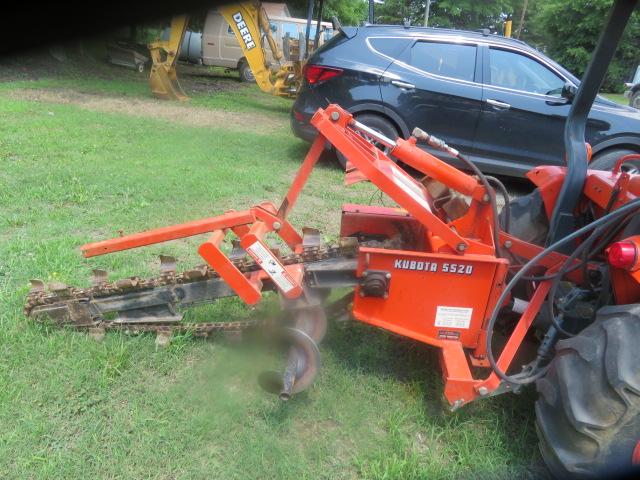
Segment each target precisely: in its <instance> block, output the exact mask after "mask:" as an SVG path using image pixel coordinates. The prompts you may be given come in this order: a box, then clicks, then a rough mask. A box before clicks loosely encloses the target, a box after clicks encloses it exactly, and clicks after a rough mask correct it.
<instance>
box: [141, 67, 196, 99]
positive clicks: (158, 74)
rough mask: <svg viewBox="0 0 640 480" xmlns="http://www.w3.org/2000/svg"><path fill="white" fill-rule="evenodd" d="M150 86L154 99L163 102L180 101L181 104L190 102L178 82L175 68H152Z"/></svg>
mask: <svg viewBox="0 0 640 480" xmlns="http://www.w3.org/2000/svg"><path fill="white" fill-rule="evenodd" d="M149 85H151V93H153V96H154V97H157V98H160V99H162V100H180V101H181V102H184V101H187V100H189V97H188V96H187V94H186V93H184V90H182V87H181V86H180V83H179V82H178V78H177V76H176V67H175V66H171V67H167V66H165V65H162V64H160V65H154V66H152V67H151V74H150V75H149Z"/></svg>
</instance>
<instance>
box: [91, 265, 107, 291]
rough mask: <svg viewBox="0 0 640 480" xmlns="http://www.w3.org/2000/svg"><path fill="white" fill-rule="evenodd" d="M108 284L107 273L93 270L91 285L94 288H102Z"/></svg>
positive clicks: (96, 269)
mask: <svg viewBox="0 0 640 480" xmlns="http://www.w3.org/2000/svg"><path fill="white" fill-rule="evenodd" d="M107 283H109V272H107V271H106V270H100V269H99V268H95V269H93V270H92V271H91V285H93V286H94V287H100V286H104V285H106V284H107Z"/></svg>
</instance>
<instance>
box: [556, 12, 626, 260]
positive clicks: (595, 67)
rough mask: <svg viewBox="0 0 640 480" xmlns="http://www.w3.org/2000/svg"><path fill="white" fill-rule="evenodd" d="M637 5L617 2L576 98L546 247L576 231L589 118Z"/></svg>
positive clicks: (585, 159)
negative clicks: (576, 215) (565, 169)
mask: <svg viewBox="0 0 640 480" xmlns="http://www.w3.org/2000/svg"><path fill="white" fill-rule="evenodd" d="M636 4H637V0H617V1H616V2H615V4H614V6H613V8H612V9H611V12H610V14H609V18H608V20H607V22H606V26H605V28H604V30H603V31H602V33H601V34H600V39H599V40H598V44H597V46H596V48H595V50H594V52H593V55H592V56H591V61H590V62H589V66H588V67H587V70H586V71H585V74H584V77H583V78H582V82H581V83H580V87H579V88H578V92H577V93H576V95H575V97H574V98H573V103H572V105H571V110H570V111H569V116H568V117H567V122H566V124H565V129H564V146H565V153H566V159H567V172H566V176H565V179H564V183H563V184H562V188H561V190H560V194H559V196H558V201H557V202H556V206H555V209H554V211H553V215H552V217H551V223H550V228H549V236H548V238H547V245H550V244H552V243H554V242H556V241H558V240H560V239H562V238H564V237H566V236H567V235H569V234H570V233H571V232H573V231H574V230H575V227H576V219H575V216H574V212H575V208H576V206H577V204H578V200H579V199H580V194H581V193H582V189H583V187H584V182H585V179H586V175H587V149H586V146H585V135H584V134H585V128H586V125H587V117H588V115H589V110H591V106H592V105H593V102H594V100H595V98H596V95H597V94H598V90H599V89H600V86H601V85H602V81H603V79H604V76H605V75H606V73H607V68H608V67H609V64H610V63H611V59H612V58H613V56H614V54H615V52H616V49H617V47H618V43H619V42H620V38H621V37H622V33H623V32H624V28H625V26H626V24H627V22H628V21H629V18H630V17H631V13H632V12H633V9H634V8H635V6H636ZM573 247H574V245H573V244H567V245H565V246H564V251H571V250H573Z"/></svg>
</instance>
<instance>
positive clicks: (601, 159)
mask: <svg viewBox="0 0 640 480" xmlns="http://www.w3.org/2000/svg"><path fill="white" fill-rule="evenodd" d="M631 153H638V152H635V151H633V150H627V149H624V148H615V149H613V150H605V151H604V152H602V153H600V154H598V155H596V156H595V157H594V158H593V161H592V162H591V163H590V164H589V168H590V169H591V170H605V171H611V170H613V167H615V166H616V163H617V162H618V160H619V159H620V158H621V157H623V156H625V155H629V154H631ZM620 168H621V170H622V171H624V172H629V173H638V171H639V170H640V161H638V160H629V161H627V162H625V163H623V164H622V165H621V167H620Z"/></svg>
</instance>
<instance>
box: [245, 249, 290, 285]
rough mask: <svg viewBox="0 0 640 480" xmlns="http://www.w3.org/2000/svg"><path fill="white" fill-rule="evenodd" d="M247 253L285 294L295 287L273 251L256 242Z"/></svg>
mask: <svg viewBox="0 0 640 480" xmlns="http://www.w3.org/2000/svg"><path fill="white" fill-rule="evenodd" d="M247 253H248V254H249V255H251V257H252V258H253V259H254V260H255V261H256V263H257V264H258V265H260V267H261V268H262V269H263V270H264V271H265V272H267V275H269V277H271V280H273V283H275V284H276V285H277V286H278V288H279V289H280V290H282V292H283V293H287V292H288V291H289V290H291V289H292V288H293V287H294V281H293V279H292V278H291V276H290V275H289V274H288V273H287V271H286V270H285V269H284V267H283V266H282V265H281V264H280V262H279V261H278V259H277V258H276V257H275V255H274V254H273V253H271V251H270V250H269V249H268V248H266V247H265V246H264V245H262V243H260V242H258V241H256V242H254V243H253V244H252V245H250V246H249V248H247Z"/></svg>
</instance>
